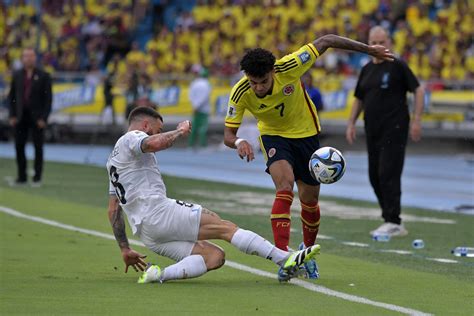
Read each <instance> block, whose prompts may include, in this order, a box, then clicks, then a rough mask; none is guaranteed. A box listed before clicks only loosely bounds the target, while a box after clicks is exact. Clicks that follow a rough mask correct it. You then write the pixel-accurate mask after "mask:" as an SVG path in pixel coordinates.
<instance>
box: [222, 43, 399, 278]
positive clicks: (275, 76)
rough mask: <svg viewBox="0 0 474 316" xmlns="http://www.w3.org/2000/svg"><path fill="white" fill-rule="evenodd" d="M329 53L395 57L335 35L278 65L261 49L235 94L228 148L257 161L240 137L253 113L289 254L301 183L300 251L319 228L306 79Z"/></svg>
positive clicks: (313, 121)
mask: <svg viewBox="0 0 474 316" xmlns="http://www.w3.org/2000/svg"><path fill="white" fill-rule="evenodd" d="M328 48H341V49H348V50H354V51H359V52H363V53H367V54H370V55H372V56H374V57H377V58H380V59H384V60H393V57H394V56H393V54H392V53H390V52H389V50H388V49H386V48H385V47H384V46H380V45H372V46H368V45H366V44H363V43H360V42H357V41H354V40H351V39H348V38H345V37H340V36H337V35H332V34H330V35H325V36H322V37H320V38H318V39H316V40H315V41H313V42H312V43H309V44H306V45H304V46H303V47H301V48H300V49H299V50H297V51H296V52H293V53H291V54H289V55H287V56H285V57H283V58H281V59H278V60H276V59H275V57H274V56H273V54H272V53H271V52H269V51H267V50H265V49H262V48H256V49H252V50H250V51H248V52H247V53H246V54H245V55H244V57H243V58H242V60H241V62H240V66H241V69H242V70H243V71H244V73H245V76H244V77H243V78H242V79H241V80H240V81H239V82H238V83H237V84H236V85H235V86H234V87H233V88H232V91H231V94H230V100H229V105H228V111H227V116H226V119H225V130H224V131H225V132H224V143H225V144H226V145H227V146H228V147H230V148H235V149H237V152H238V154H239V156H240V158H242V159H243V158H246V159H247V161H248V162H249V161H251V160H253V159H254V152H253V148H252V146H251V145H250V143H249V142H247V141H246V140H245V139H241V138H238V137H237V130H238V129H239V126H240V124H241V122H242V117H243V114H244V112H245V110H248V111H250V113H252V114H253V115H254V116H255V118H256V119H257V120H258V129H259V131H260V144H261V147H262V151H263V153H264V156H265V159H266V161H267V163H266V164H267V169H266V172H268V173H269V174H270V175H271V177H272V180H273V182H274V184H275V189H276V198H275V201H274V203H273V207H272V212H271V222H272V230H273V237H274V240H275V245H276V246H277V247H278V248H280V249H283V250H287V249H288V243H289V239H290V222H291V218H290V206H291V203H292V201H293V186H294V183H295V182H296V186H297V188H298V196H299V199H300V201H301V221H302V224H303V243H302V244H301V245H300V247H305V246H311V245H313V244H314V243H315V240H316V236H317V233H318V229H319V218H320V210H319V205H318V200H319V183H318V182H317V181H316V180H314V179H313V178H312V177H311V175H310V173H309V170H308V161H309V159H310V157H311V154H312V153H313V152H314V151H315V150H316V149H318V148H319V147H320V145H319V139H318V134H319V133H320V131H321V126H320V123H319V119H318V113H317V111H316V107H315V106H314V104H313V103H312V101H311V99H310V98H309V97H308V94H307V93H306V91H305V89H304V86H303V84H302V83H301V80H300V78H301V76H302V75H303V74H304V73H305V72H306V71H307V70H308V69H310V68H311V66H312V65H313V64H314V62H315V60H316V58H318V57H319V56H320V55H321V54H323V53H324V52H325V51H326V50H327V49H328ZM305 268H306V273H307V276H308V277H310V278H318V277H319V274H318V271H317V265H316V263H315V262H310V263H308V264H306V265H305ZM281 273H282V271H280V272H279V274H281ZM281 277H282V278H283V276H281Z"/></svg>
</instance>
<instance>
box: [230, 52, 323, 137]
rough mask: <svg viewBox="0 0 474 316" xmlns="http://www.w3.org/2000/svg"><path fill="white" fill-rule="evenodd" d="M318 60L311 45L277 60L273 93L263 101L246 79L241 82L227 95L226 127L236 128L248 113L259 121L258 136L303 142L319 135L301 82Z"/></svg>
mask: <svg viewBox="0 0 474 316" xmlns="http://www.w3.org/2000/svg"><path fill="white" fill-rule="evenodd" d="M318 56H319V52H318V51H317V49H316V47H314V45H313V44H311V43H310V44H307V45H304V46H303V47H301V48H300V49H299V50H297V51H296V52H294V53H291V54H289V55H286V56H284V57H283V58H281V59H278V60H277V61H276V62H275V67H274V69H275V74H274V76H273V88H272V93H271V94H269V95H266V96H265V97H263V98H259V97H257V95H256V94H255V92H254V91H253V90H252V89H251V88H250V82H249V80H248V79H247V77H243V78H242V79H240V81H239V82H238V83H237V84H236V85H235V86H234V87H233V88H232V91H231V93H230V98H229V104H228V107H227V115H226V118H225V126H227V127H231V128H238V127H239V126H240V124H241V123H242V118H243V115H244V112H245V110H248V111H250V112H251V113H252V114H253V116H254V117H255V118H256V119H257V121H258V129H259V131H260V135H278V136H282V137H287V138H304V137H309V136H313V135H316V134H319V132H320V131H321V126H320V124H319V118H318V114H317V111H316V107H315V106H314V104H313V102H312V101H311V99H310V98H309V96H308V94H307V92H306V90H305V89H304V86H303V84H302V83H301V80H300V78H301V76H302V75H303V74H304V73H305V72H306V71H307V70H308V69H310V68H311V66H312V65H313V64H314V62H315V60H316V58H318Z"/></svg>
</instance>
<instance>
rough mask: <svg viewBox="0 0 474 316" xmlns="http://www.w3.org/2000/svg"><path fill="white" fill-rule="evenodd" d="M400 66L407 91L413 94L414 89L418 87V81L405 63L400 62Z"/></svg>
mask: <svg viewBox="0 0 474 316" xmlns="http://www.w3.org/2000/svg"><path fill="white" fill-rule="evenodd" d="M400 64H401V66H402V71H403V77H404V79H405V83H406V86H407V90H408V91H410V92H415V90H416V88H418V87H419V86H420V83H419V82H418V79H417V78H416V76H415V75H414V74H413V72H412V71H411V69H410V67H408V65H407V64H406V63H405V62H403V61H401V60H400Z"/></svg>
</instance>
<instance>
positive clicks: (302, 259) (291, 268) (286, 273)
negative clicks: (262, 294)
mask: <svg viewBox="0 0 474 316" xmlns="http://www.w3.org/2000/svg"><path fill="white" fill-rule="evenodd" d="M320 250H321V246H320V245H314V246H311V247H308V248H306V249H303V250H298V251H295V252H292V253H291V254H290V256H289V257H288V259H287V260H286V261H285V263H284V264H283V265H282V266H281V269H280V271H279V273H278V280H279V281H280V282H282V281H289V280H290V279H291V278H293V277H295V276H297V274H298V271H299V269H300V266H302V265H303V264H304V263H306V262H308V261H310V260H311V259H313V258H314V256H316V255H317V254H319V251H320Z"/></svg>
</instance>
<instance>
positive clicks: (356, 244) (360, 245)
mask: <svg viewBox="0 0 474 316" xmlns="http://www.w3.org/2000/svg"><path fill="white" fill-rule="evenodd" d="M341 244H343V245H346V246H353V247H362V248H366V247H369V244H365V243H362V242H355V241H343V242H341Z"/></svg>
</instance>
